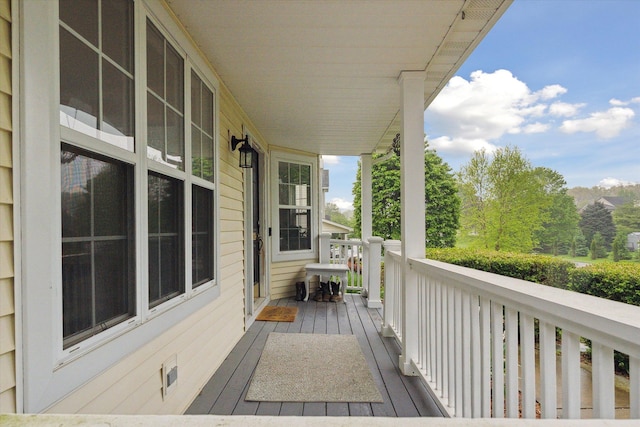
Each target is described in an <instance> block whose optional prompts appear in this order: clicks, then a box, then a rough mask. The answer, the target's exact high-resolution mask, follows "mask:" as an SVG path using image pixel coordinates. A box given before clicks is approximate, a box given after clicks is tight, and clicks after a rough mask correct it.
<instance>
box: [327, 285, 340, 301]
mask: <svg viewBox="0 0 640 427" xmlns="http://www.w3.org/2000/svg"><path fill="white" fill-rule="evenodd" d="M329 286H331V293H332V295H331V302H340V301H342V295H340V282H329Z"/></svg>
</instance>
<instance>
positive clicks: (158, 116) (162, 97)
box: [147, 21, 184, 170]
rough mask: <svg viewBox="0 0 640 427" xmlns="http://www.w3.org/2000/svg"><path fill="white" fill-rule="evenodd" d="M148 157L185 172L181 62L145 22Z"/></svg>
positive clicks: (175, 53)
mask: <svg viewBox="0 0 640 427" xmlns="http://www.w3.org/2000/svg"><path fill="white" fill-rule="evenodd" d="M147 157H148V158H149V159H151V160H155V161H157V162H160V163H164V164H166V165H168V166H171V167H174V168H177V169H179V170H184V161H183V159H184V61H183V59H182V57H181V56H180V55H179V54H178V52H176V50H175V49H174V48H173V47H172V46H171V44H169V42H168V41H167V40H166V39H165V38H164V37H163V36H162V34H161V33H160V31H158V29H157V28H156V27H155V26H154V25H153V24H152V23H151V21H147Z"/></svg>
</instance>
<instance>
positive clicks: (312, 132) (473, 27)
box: [167, 0, 511, 155]
mask: <svg viewBox="0 0 640 427" xmlns="http://www.w3.org/2000/svg"><path fill="white" fill-rule="evenodd" d="M167 3H168V6H169V8H170V9H171V10H172V11H173V13H174V14H175V16H176V17H177V19H178V20H179V21H180V22H181V23H182V25H183V26H184V27H185V28H186V30H187V31H188V32H189V34H190V35H191V36H192V38H193V40H194V41H195V43H196V44H197V45H198V47H199V48H200V49H201V50H202V52H203V53H204V54H205V55H206V56H207V58H208V60H209V61H210V62H211V64H212V65H213V66H214V68H215V69H216V71H217V73H218V75H219V76H220V78H221V80H222V81H223V83H224V84H225V85H226V86H227V87H228V88H229V90H230V91H231V92H232V94H233V96H234V97H235V98H236V100H237V101H238V102H239V103H240V105H241V106H242V108H243V109H244V110H245V111H246V112H247V114H248V115H249V117H250V119H251V120H252V122H253V123H254V124H255V125H256V126H257V128H258V130H259V132H260V133H261V134H262V135H263V136H264V137H265V139H266V140H267V142H268V143H269V144H273V145H276V146H281V147H287V148H292V149H299V150H304V151H309V152H313V153H317V154H332V155H359V154H362V153H372V152H374V151H383V150H385V149H386V147H388V146H389V145H390V144H391V142H392V140H393V137H394V136H395V134H396V133H397V132H399V128H400V121H399V117H398V113H399V107H400V90H399V85H398V77H399V75H400V72H401V71H403V70H423V71H425V108H426V107H427V106H428V105H429V103H431V101H432V100H433V99H434V98H435V96H436V95H437V94H438V92H439V91H440V90H441V89H442V88H443V87H444V86H445V85H446V83H447V82H448V80H449V79H450V78H451V77H452V76H453V75H454V73H455V71H456V70H457V69H458V68H459V67H460V65H461V64H462V63H463V62H464V60H465V59H466V58H467V57H468V56H469V54H470V53H471V52H472V51H473V49H474V48H475V47H476V46H477V45H478V43H479V42H480V41H481V39H482V38H483V37H484V36H485V35H486V34H487V32H488V31H489V30H490V28H491V27H492V26H493V25H494V23H495V22H496V21H497V20H498V19H499V17H500V16H501V15H502V14H503V13H504V11H505V10H506V9H507V7H508V6H509V4H510V3H511V0H468V1H463V0H395V1H391V0H388V1H387V0H377V1H376V0H254V1H249V0H167Z"/></svg>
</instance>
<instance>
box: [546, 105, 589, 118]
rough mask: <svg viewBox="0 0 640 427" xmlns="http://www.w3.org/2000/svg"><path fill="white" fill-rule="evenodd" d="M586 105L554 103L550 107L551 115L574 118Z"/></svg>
mask: <svg viewBox="0 0 640 427" xmlns="http://www.w3.org/2000/svg"><path fill="white" fill-rule="evenodd" d="M585 105H586V104H568V103H566V102H560V101H558V102H554V103H553V104H551V105H550V106H549V113H550V114H552V115H554V116H560V117H573V116H575V115H576V114H578V110H580V108H582V107H584V106H585Z"/></svg>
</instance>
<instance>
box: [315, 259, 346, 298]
mask: <svg viewBox="0 0 640 427" xmlns="http://www.w3.org/2000/svg"><path fill="white" fill-rule="evenodd" d="M304 269H305V271H306V272H307V275H306V277H305V279H304V286H305V289H306V290H307V293H306V296H305V297H304V300H305V301H308V300H309V279H311V277H313V276H320V278H322V276H339V277H340V290H341V291H342V296H343V298H342V300H343V301H344V302H346V301H345V299H344V294H345V292H346V290H347V280H348V279H347V272H348V271H349V266H348V265H347V264H319V263H314V264H307V265H305V266H304ZM320 280H322V279H320Z"/></svg>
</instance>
